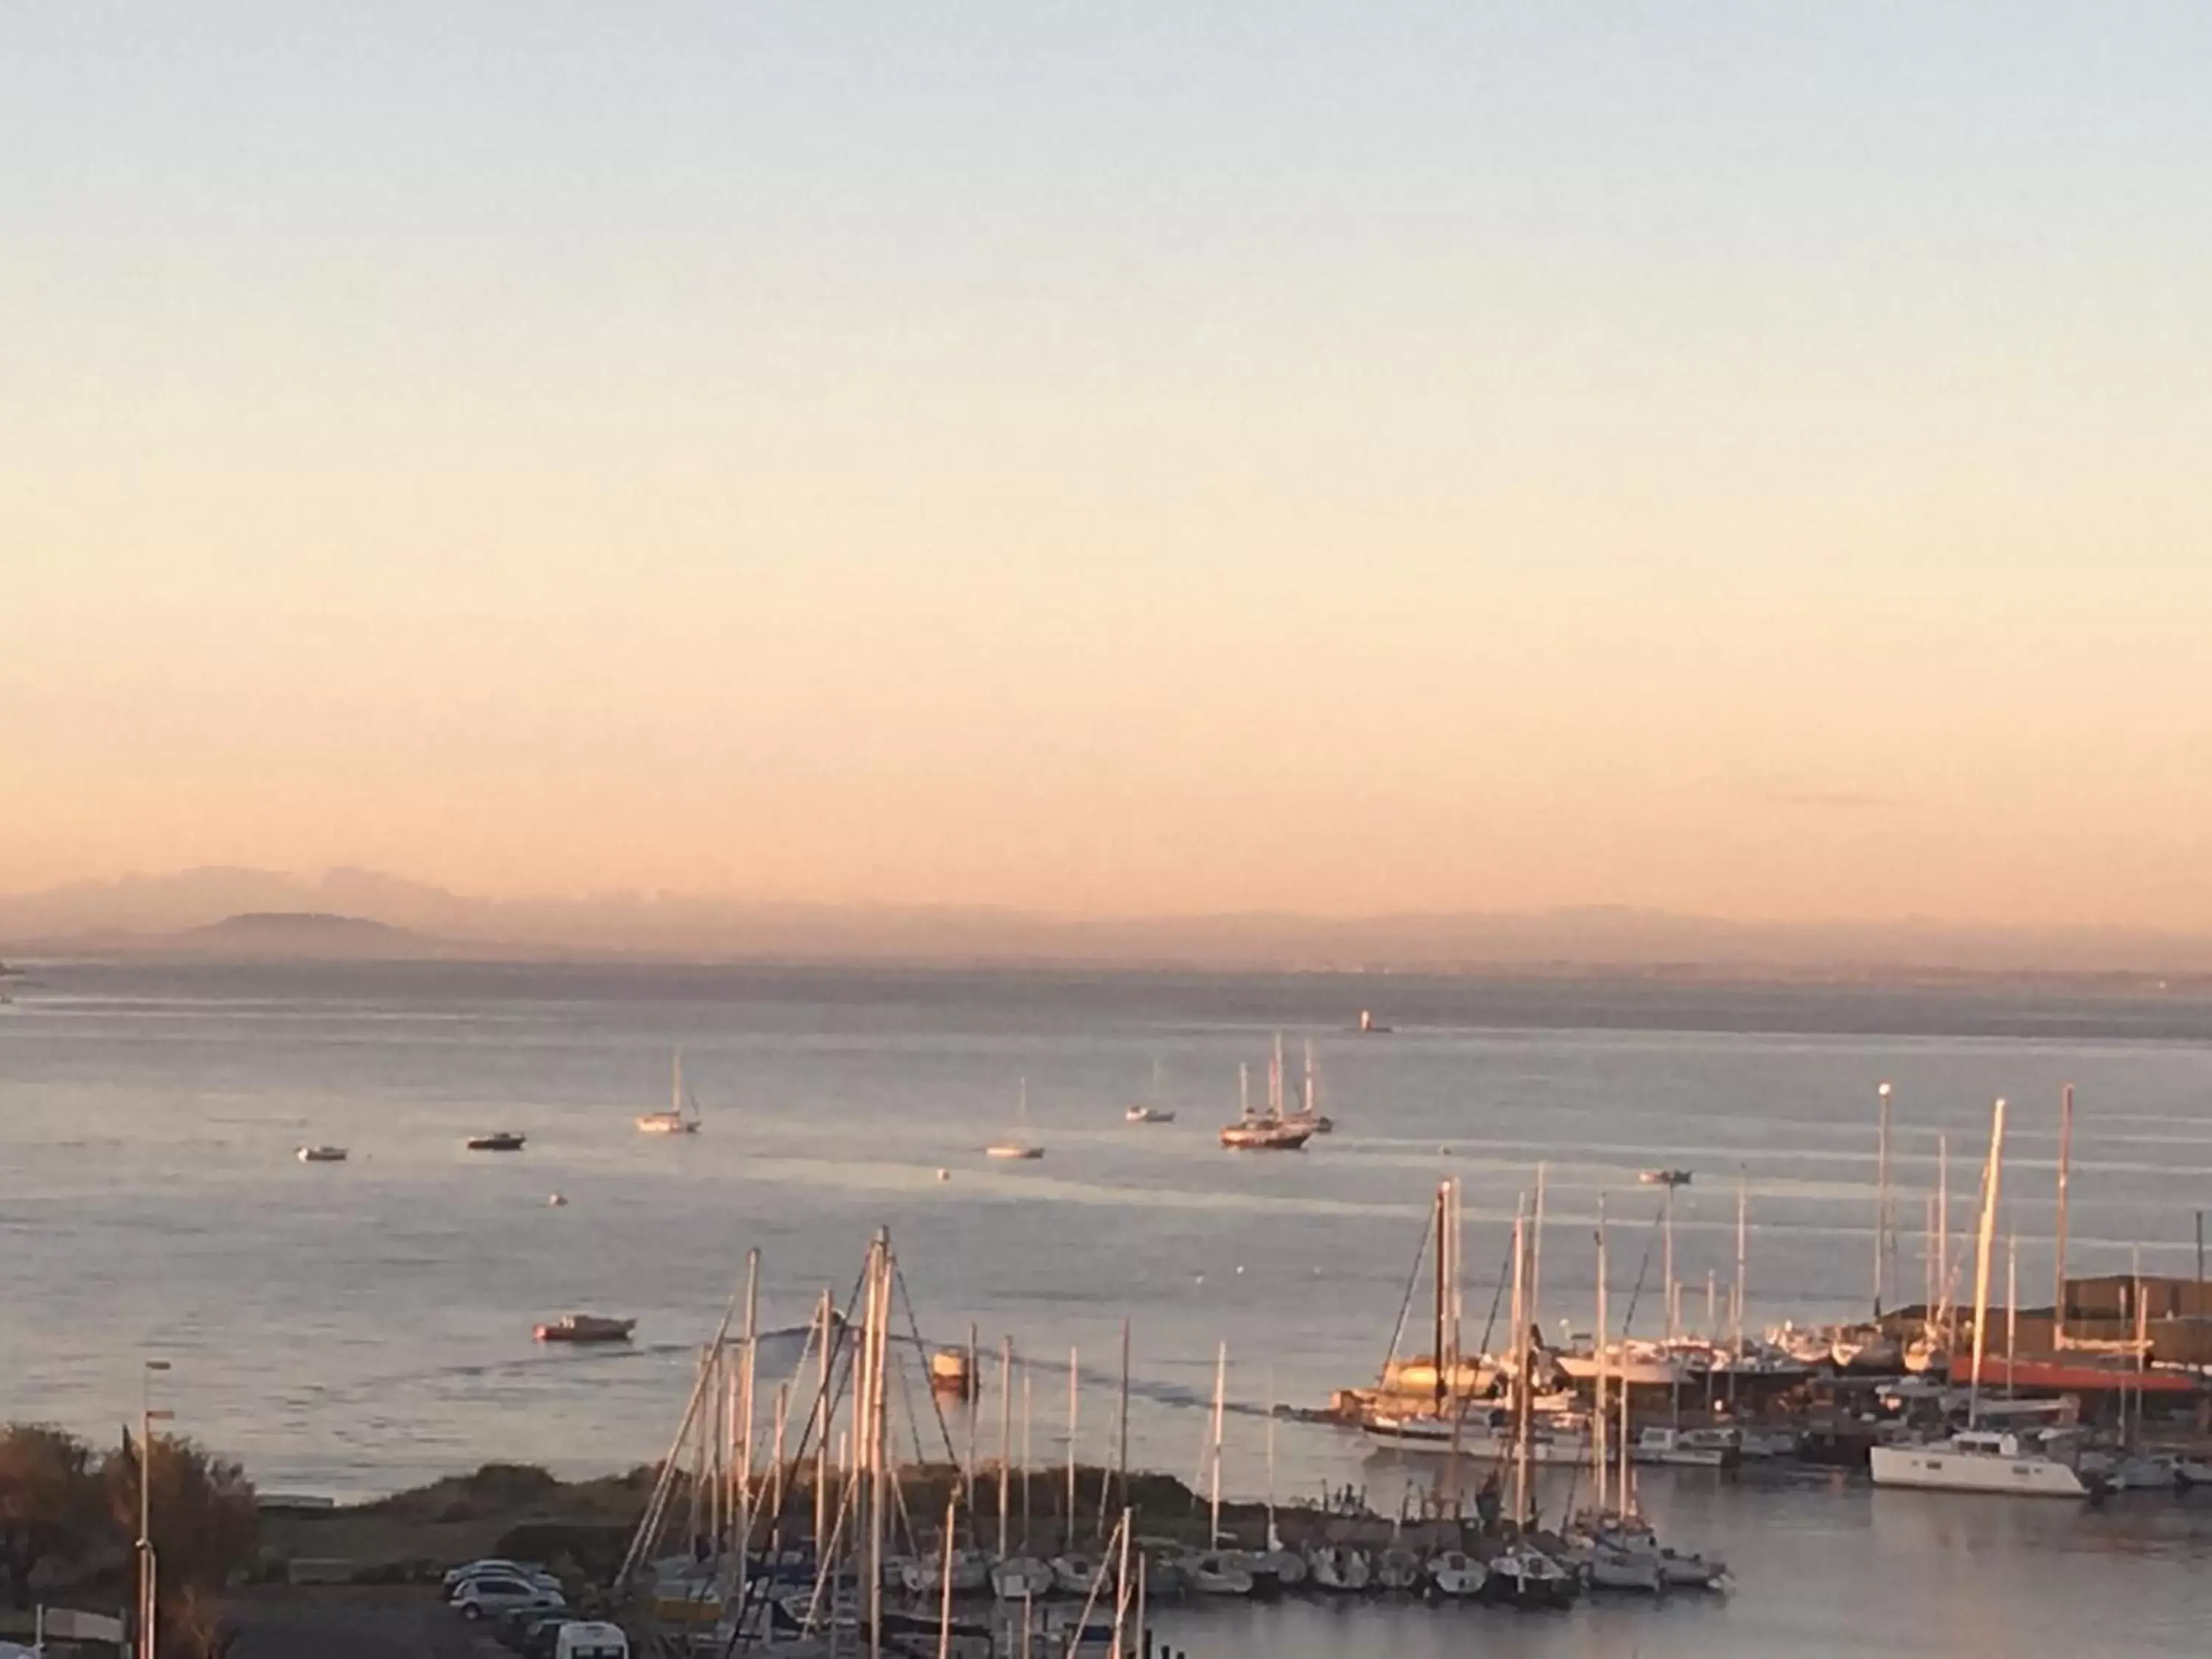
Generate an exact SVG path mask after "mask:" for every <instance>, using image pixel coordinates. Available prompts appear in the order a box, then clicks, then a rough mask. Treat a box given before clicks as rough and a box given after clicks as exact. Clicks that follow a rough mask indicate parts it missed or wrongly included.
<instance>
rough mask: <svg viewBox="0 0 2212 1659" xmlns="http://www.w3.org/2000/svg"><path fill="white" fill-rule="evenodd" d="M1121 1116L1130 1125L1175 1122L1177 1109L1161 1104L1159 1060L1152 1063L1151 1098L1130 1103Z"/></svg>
mask: <svg viewBox="0 0 2212 1659" xmlns="http://www.w3.org/2000/svg"><path fill="white" fill-rule="evenodd" d="M1121 1116H1122V1118H1123V1120H1124V1121H1127V1122H1130V1123H1172V1122H1174V1121H1175V1109H1174V1108H1173V1107H1171V1106H1163V1105H1161V1104H1160V1063H1159V1061H1158V1060H1154V1061H1153V1062H1152V1095H1151V1097H1149V1098H1147V1099H1145V1100H1138V1101H1132V1102H1131V1103H1129V1106H1128V1109H1127V1110H1126V1111H1124V1112H1123V1113H1122V1114H1121Z"/></svg>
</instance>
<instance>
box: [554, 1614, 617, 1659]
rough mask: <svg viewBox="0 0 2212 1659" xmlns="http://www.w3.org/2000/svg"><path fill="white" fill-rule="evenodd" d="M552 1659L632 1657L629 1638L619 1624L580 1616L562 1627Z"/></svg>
mask: <svg viewBox="0 0 2212 1659" xmlns="http://www.w3.org/2000/svg"><path fill="white" fill-rule="evenodd" d="M553 1659H629V1637H627V1636H625V1635H623V1628H622V1626H620V1625H608V1624H602V1623H600V1622H599V1621H598V1620H591V1619H579V1620H575V1621H574V1622H573V1623H570V1624H566V1625H563V1626H561V1634H560V1636H559V1637H558V1638H556V1639H555V1641H554V1644H553Z"/></svg>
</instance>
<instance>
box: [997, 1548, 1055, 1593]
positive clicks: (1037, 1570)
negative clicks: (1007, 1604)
mask: <svg viewBox="0 0 2212 1659" xmlns="http://www.w3.org/2000/svg"><path fill="white" fill-rule="evenodd" d="M990 1577H991V1594H992V1595H995V1596H997V1597H998V1598H999V1599H1000V1601H1042V1600H1043V1599H1044V1598H1045V1597H1046V1596H1048V1595H1051V1594H1052V1587H1053V1571H1052V1564H1051V1563H1050V1562H1048V1561H1040V1560H1038V1559H1036V1557H1035V1556H1034V1555H1010V1556H1008V1557H1007V1558H1006V1559H1005V1560H1003V1561H1001V1562H1000V1563H999V1564H998V1565H995V1566H994V1567H993V1568H992V1569H991V1571H990Z"/></svg>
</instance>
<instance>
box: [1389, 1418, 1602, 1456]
mask: <svg viewBox="0 0 2212 1659" xmlns="http://www.w3.org/2000/svg"><path fill="white" fill-rule="evenodd" d="M1365 1431H1366V1435H1367V1437H1368V1439H1370V1441H1372V1442H1374V1443H1375V1444H1376V1445H1377V1446H1383V1447H1387V1448H1389V1449H1390V1450H1392V1451H1396V1452H1405V1453H1411V1454H1413V1455H1416V1456H1427V1457H1449V1456H1452V1455H1454V1454H1455V1453H1456V1454H1457V1455H1459V1456H1461V1457H1464V1458H1467V1459H1468V1460H1470V1461H1472V1462H1504V1461H1506V1460H1508V1459H1510V1458H1511V1457H1512V1456H1513V1455H1514V1446H1513V1437H1511V1436H1510V1435H1498V1434H1492V1433H1489V1432H1487V1431H1485V1430H1482V1429H1479V1428H1474V1427H1462V1430H1461V1431H1460V1433H1459V1436H1458V1437H1457V1439H1456V1440H1455V1439H1454V1437H1453V1435H1452V1431H1451V1425H1450V1424H1449V1423H1448V1422H1442V1421H1439V1420H1438V1419H1435V1418H1414V1419H1407V1420H1404V1421H1400V1420H1398V1419H1391V1418H1375V1419H1370V1421H1369V1422H1368V1423H1367V1424H1366V1425H1365ZM1528 1461H1529V1462H1532V1463H1586V1462H1589V1438H1588V1437H1586V1436H1583V1435H1555V1434H1553V1433H1551V1432H1547V1433H1544V1434H1541V1435H1540V1436H1539V1437H1536V1438H1534V1439H1532V1440H1531V1441H1530V1442H1529V1443H1528Z"/></svg>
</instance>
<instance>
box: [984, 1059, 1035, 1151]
mask: <svg viewBox="0 0 2212 1659" xmlns="http://www.w3.org/2000/svg"><path fill="white" fill-rule="evenodd" d="M1029 1129H1030V1080H1029V1079H1027V1078H1024V1079H1022V1085H1021V1097H1020V1099H1019V1101H1018V1103H1017V1104H1016V1106H1015V1108H1014V1132H1013V1133H1012V1134H1010V1135H1006V1136H1005V1137H1003V1138H1001V1139H998V1140H994V1141H993V1142H992V1143H991V1144H990V1145H989V1146H986V1147H985V1148H984V1149H983V1156H984V1157H986V1158H1013V1159H1022V1158H1042V1157H1043V1156H1044V1148H1043V1147H1042V1146H1039V1145H1037V1143H1036V1142H1035V1141H1033V1140H1031V1139H1030V1135H1029Z"/></svg>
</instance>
